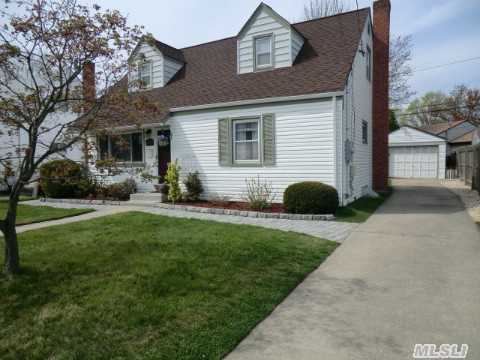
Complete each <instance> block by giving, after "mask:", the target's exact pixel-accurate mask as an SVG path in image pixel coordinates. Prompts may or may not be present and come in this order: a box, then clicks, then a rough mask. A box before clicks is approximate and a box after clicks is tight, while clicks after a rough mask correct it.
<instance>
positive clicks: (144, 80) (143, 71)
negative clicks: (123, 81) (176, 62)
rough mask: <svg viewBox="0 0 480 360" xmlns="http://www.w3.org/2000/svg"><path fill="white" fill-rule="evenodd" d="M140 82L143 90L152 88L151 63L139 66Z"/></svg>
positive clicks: (146, 62)
mask: <svg viewBox="0 0 480 360" xmlns="http://www.w3.org/2000/svg"><path fill="white" fill-rule="evenodd" d="M138 80H139V81H140V84H141V87H142V88H149V87H151V86H152V63H151V62H150V61H145V62H142V63H140V64H139V65H138Z"/></svg>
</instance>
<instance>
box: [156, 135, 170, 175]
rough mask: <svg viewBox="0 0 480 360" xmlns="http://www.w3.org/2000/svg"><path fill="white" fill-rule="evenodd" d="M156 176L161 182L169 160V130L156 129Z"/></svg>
mask: <svg viewBox="0 0 480 360" xmlns="http://www.w3.org/2000/svg"><path fill="white" fill-rule="evenodd" d="M157 138H158V176H160V183H163V181H164V178H165V174H166V173H167V167H168V163H169V162H170V130H158V132H157Z"/></svg>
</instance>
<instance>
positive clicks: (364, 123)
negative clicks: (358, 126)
mask: <svg viewBox="0 0 480 360" xmlns="http://www.w3.org/2000/svg"><path fill="white" fill-rule="evenodd" d="M363 129H365V134H364V133H363ZM364 135H365V136H364ZM362 144H365V145H367V144H368V121H366V120H362Z"/></svg>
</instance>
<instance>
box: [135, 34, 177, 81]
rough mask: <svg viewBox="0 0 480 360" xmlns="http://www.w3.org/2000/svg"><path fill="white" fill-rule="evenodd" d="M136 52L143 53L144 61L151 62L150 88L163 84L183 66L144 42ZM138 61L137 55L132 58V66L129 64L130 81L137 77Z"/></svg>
mask: <svg viewBox="0 0 480 360" xmlns="http://www.w3.org/2000/svg"><path fill="white" fill-rule="evenodd" d="M137 54H144V55H145V59H144V60H145V62H147V63H151V74H152V80H151V83H152V85H151V86H150V88H157V87H162V86H165V85H166V84H167V83H168V82H169V81H170V80H171V79H172V77H173V76H175V74H176V73H177V72H178V71H179V70H180V69H181V68H182V66H183V64H181V63H179V62H177V61H175V60H173V59H170V58H169V57H166V56H164V55H163V54H162V53H161V52H160V51H158V50H157V49H156V48H153V47H152V46H150V45H148V44H146V43H144V44H141V45H140V47H139V48H138V49H137ZM139 61H140V58H139V57H138V55H137V57H136V58H133V59H132V65H133V66H131V70H130V73H129V79H130V81H132V80H134V81H135V80H137V79H138V71H137V66H138V65H139Z"/></svg>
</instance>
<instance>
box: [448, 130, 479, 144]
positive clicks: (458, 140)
mask: <svg viewBox="0 0 480 360" xmlns="http://www.w3.org/2000/svg"><path fill="white" fill-rule="evenodd" d="M474 132H475V130H472V131H470V132H469V133H466V134H464V135H462V136H459V137H458V138H456V139H453V140H451V141H449V142H450V143H451V144H461V143H471V142H472V140H473V133H474Z"/></svg>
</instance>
